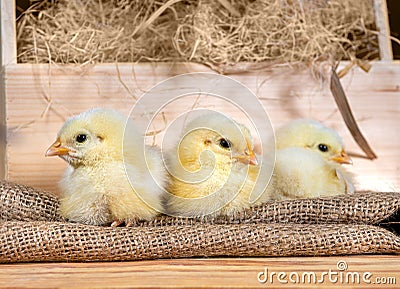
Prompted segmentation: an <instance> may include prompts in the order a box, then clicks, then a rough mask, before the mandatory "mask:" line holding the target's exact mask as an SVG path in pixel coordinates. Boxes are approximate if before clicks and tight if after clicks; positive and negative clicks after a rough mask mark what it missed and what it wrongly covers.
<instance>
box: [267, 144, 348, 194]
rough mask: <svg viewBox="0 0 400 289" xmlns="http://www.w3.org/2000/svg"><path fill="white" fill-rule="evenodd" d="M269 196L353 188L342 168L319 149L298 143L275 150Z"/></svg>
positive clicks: (330, 192) (322, 192) (340, 192)
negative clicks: (323, 156) (317, 151)
mask: <svg viewBox="0 0 400 289" xmlns="http://www.w3.org/2000/svg"><path fill="white" fill-rule="evenodd" d="M270 185H272V186H273V188H274V189H273V191H272V193H271V194H270V196H271V198H272V199H275V200H285V199H299V198H314V197H323V196H336V195H341V194H345V193H346V192H349V190H352V187H351V188H349V182H348V181H346V180H345V178H344V177H343V175H342V173H341V171H340V170H339V169H338V168H337V167H336V166H335V165H332V164H331V163H330V162H327V161H326V160H324V159H323V158H322V157H321V155H319V154H318V153H316V152H314V151H312V150H308V149H304V148H298V147H289V148H285V149H281V150H277V151H276V161H275V168H274V175H273V178H272V183H271V184H270Z"/></svg>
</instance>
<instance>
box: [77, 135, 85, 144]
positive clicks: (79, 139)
mask: <svg viewBox="0 0 400 289" xmlns="http://www.w3.org/2000/svg"><path fill="white" fill-rule="evenodd" d="M75 139H76V141H77V142H78V143H84V142H85V141H86V139H87V135H86V134H78V135H77V136H76V138H75Z"/></svg>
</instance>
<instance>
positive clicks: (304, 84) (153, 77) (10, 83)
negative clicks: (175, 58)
mask: <svg viewBox="0 0 400 289" xmlns="http://www.w3.org/2000/svg"><path fill="white" fill-rule="evenodd" d="M186 72H211V71H210V70H209V69H208V68H207V67H205V66H202V65H199V64H171V63H169V64H168V63H161V64H145V63H143V64H137V65H134V66H133V65H132V64H120V65H118V67H117V66H116V65H115V64H105V65H96V66H92V67H85V68H80V67H77V66H73V65H70V66H61V67H57V66H55V65H53V66H48V65H29V64H18V65H10V66H6V77H7V79H6V93H7V98H6V109H7V111H6V113H7V126H8V139H7V160H8V168H7V175H8V179H9V180H11V181H15V182H20V183H24V184H28V185H32V186H35V187H39V188H43V189H46V190H50V191H54V192H57V182H58V180H59V178H60V176H61V174H62V172H63V170H64V169H65V166H66V165H65V163H64V162H63V161H62V160H61V159H58V158H45V157H44V153H45V150H46V149H47V148H48V146H49V145H50V144H51V143H52V142H53V141H54V140H55V137H56V134H57V131H58V130H59V129H60V127H61V125H62V123H63V122H64V121H65V119H66V118H67V117H69V116H71V115H73V114H77V113H79V112H81V111H84V110H86V109H89V108H91V107H99V106H102V107H108V108H114V109H118V110H120V111H121V112H123V113H126V114H127V113H128V112H129V111H130V109H131V108H132V106H133V105H134V103H135V99H134V97H139V96H141V95H142V94H143V93H144V92H146V91H147V90H149V88H151V87H152V86H153V85H155V84H157V83H158V82H160V81H162V80H165V79H167V78H168V77H171V76H174V75H178V74H182V73H186ZM231 77H233V78H234V79H235V80H238V81H239V82H241V83H242V84H244V85H245V86H247V87H248V88H249V89H250V90H251V91H252V92H254V93H255V94H256V95H257V97H258V99H259V100H260V102H261V103H262V105H263V107H264V109H265V110H266V111H267V113H268V114H269V117H270V119H271V121H272V124H273V126H274V127H278V126H279V125H281V124H283V123H285V122H287V121H289V120H291V119H295V118H313V119H317V120H320V121H322V122H323V123H325V124H326V125H328V126H330V127H332V128H334V129H336V130H338V132H339V133H340V134H341V135H342V136H343V138H344V141H345V144H346V147H347V150H348V151H349V152H350V153H352V154H353V155H355V157H353V161H354V165H353V166H352V167H348V169H349V170H350V171H351V172H353V173H354V174H355V175H356V182H357V184H356V187H357V189H360V190H365V189H371V190H380V191H395V190H398V189H399V188H400V175H399V173H398V172H399V163H400V150H399V149H398V146H399V144H400V131H399V124H400V88H399V87H400V65H398V64H390V65H389V64H383V63H374V64H373V65H372V69H371V71H370V72H369V73H365V72H363V71H362V70H361V69H358V68H356V69H354V70H353V71H351V72H350V73H348V74H347V75H346V76H345V77H344V78H343V79H342V84H343V87H344V89H345V91H346V93H347V96H348V98H349V102H350V105H351V107H352V109H353V112H354V115H355V117H356V120H357V122H358V124H359V126H360V128H361V131H362V133H363V134H364V135H365V137H366V139H367V140H368V142H369V143H370V145H371V147H372V148H373V149H374V151H375V152H376V154H377V155H378V159H377V160H374V161H370V160H368V159H365V158H362V157H361V158H360V157H357V155H362V151H361V150H360V149H359V148H358V146H357V145H356V144H355V142H354V140H353V139H352V137H351V135H350V133H349V132H348V130H347V128H346V127H345V125H344V122H343V120H342V118H341V115H340V113H339V112H338V109H337V107H336V104H335V102H334V100H333V97H332V96H331V93H330V91H329V85H328V81H325V82H324V81H321V80H316V79H315V78H313V77H312V75H311V73H310V71H309V70H294V69H293V70H290V69H288V68H281V69H278V68H277V69H273V70H271V71H266V72H263V73H247V74H240V75H232V76H231ZM158 101H159V100H158V99H155V100H154V102H158ZM193 106H195V107H197V108H199V107H203V108H209V109H214V110H219V111H222V112H226V113H228V114H230V115H231V116H233V117H235V118H239V119H240V120H243V118H242V116H243V115H242V113H241V112H240V111H238V110H237V109H235V108H234V107H233V106H231V105H227V102H226V101H222V100H221V99H215V98H212V97H202V98H200V99H196V96H193V97H192V98H187V99H186V98H185V99H181V100H179V101H176V102H174V103H173V104H172V105H168V106H166V107H165V109H164V111H165V116H166V120H167V122H168V124H169V123H171V122H172V121H173V120H174V118H175V117H176V116H177V115H178V114H179V113H181V112H182V111H188V110H190V109H191V108H192V107H193ZM164 126H165V124H164V123H163V120H162V117H161V116H160V114H159V115H158V117H157V119H156V121H155V125H154V127H152V128H154V129H155V130H157V129H163V128H164ZM161 136H162V134H161V135H160V137H159V138H158V139H157V141H158V142H160V139H161ZM150 141H151V139H150Z"/></svg>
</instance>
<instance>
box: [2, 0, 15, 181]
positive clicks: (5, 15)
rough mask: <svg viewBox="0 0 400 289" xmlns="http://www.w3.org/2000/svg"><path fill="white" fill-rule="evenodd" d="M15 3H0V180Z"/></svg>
mask: <svg viewBox="0 0 400 289" xmlns="http://www.w3.org/2000/svg"><path fill="white" fill-rule="evenodd" d="M15 35H16V33H15V1H8V0H1V1H0V67H1V73H0V179H4V178H5V177H6V172H7V168H6V166H7V161H6V139H5V137H6V130H5V127H6V115H5V112H6V111H5V85H4V67H5V66H6V65H9V64H15V63H16V59H17V57H16V56H17V49H16V37H15Z"/></svg>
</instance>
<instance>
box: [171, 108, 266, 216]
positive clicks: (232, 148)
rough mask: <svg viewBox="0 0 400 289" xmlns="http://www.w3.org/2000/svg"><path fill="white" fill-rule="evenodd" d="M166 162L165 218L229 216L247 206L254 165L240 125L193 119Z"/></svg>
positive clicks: (212, 117)
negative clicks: (168, 182) (167, 172)
mask: <svg viewBox="0 0 400 289" xmlns="http://www.w3.org/2000/svg"><path fill="white" fill-rule="evenodd" d="M167 163H168V167H169V172H170V174H171V182H170V186H169V189H168V192H169V193H170V194H169V196H168V197H167V199H166V201H165V208H166V211H167V212H168V213H169V214H172V215H176V216H185V217H196V216H205V215H213V216H215V215H232V214H234V213H235V212H239V211H241V210H243V209H245V208H248V207H250V203H249V197H250V194H251V192H252V190H253V187H254V185H255V182H256V180H257V176H258V165H257V164H258V161H257V157H256V155H255V153H254V150H253V140H252V138H251V135H250V131H249V129H248V128H247V127H245V126H244V125H242V124H239V123H237V122H235V121H234V120H232V119H230V118H227V117H226V116H224V115H222V114H218V113H212V114H210V113H208V114H205V115H202V116H199V117H196V118H194V119H193V120H192V121H190V122H189V123H188V124H187V126H186V127H185V128H184V130H183V134H182V138H181V140H180V143H178V144H176V147H175V149H174V150H172V151H171V152H170V155H169V157H168V160H167ZM261 199H262V198H260V199H259V201H260V202H261V201H262V200H261Z"/></svg>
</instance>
